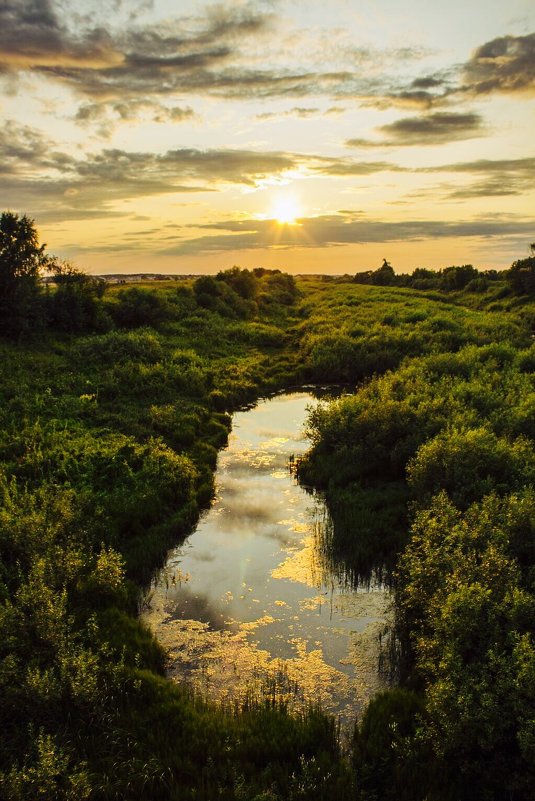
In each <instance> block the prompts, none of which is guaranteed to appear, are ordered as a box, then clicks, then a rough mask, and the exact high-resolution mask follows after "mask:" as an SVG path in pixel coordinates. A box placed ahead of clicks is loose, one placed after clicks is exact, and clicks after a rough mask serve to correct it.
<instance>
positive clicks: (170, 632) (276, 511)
mask: <svg viewBox="0 0 535 801" xmlns="http://www.w3.org/2000/svg"><path fill="white" fill-rule="evenodd" d="M311 403H314V400H313V398H312V396H311V395H310V394H308V393H306V392H300V393H293V394H287V395H279V396H277V397H275V398H271V399H268V400H263V401H261V402H260V403H259V404H258V405H257V406H255V407H254V408H253V409H250V410H247V411H243V412H238V413H236V414H235V415H234V417H233V430H232V434H231V435H230V438H229V444H228V447H227V448H226V449H225V450H224V451H222V452H221V453H220V455H219V459H218V466H217V473H216V487H217V491H216V498H215V500H214V503H213V505H212V507H211V508H210V510H209V511H208V512H207V513H206V514H205V515H204V516H203V517H202V518H201V520H200V522H199V525H198V527H197V529H196V531H195V532H194V533H193V534H192V535H191V536H190V537H189V538H188V539H187V540H186V541H185V542H184V543H183V544H182V545H181V546H179V547H177V548H175V549H174V550H173V551H171V552H170V554H169V556H168V560H167V563H166V566H165V568H164V569H163V570H162V571H161V573H160V574H159V576H158V577H157V578H156V579H155V583H154V586H153V588H152V590H151V596H150V604H149V607H148V610H147V612H146V613H145V618H146V620H147V621H148V622H149V624H150V625H151V627H152V628H153V630H154V631H155V633H156V635H157V637H158V638H159V639H160V641H161V642H162V644H163V645H164V646H165V647H167V648H168V649H169V652H170V667H169V673H170V675H171V676H172V677H175V678H177V679H178V680H183V679H187V680H188V681H190V682H192V683H193V685H194V686H195V687H197V688H199V689H202V691H203V693H205V694H207V695H209V696H210V697H212V698H214V699H217V700H220V701H235V700H242V699H243V698H244V696H246V695H247V694H252V695H253V696H255V697H258V695H261V694H272V695H276V696H278V697H283V698H285V699H286V700H288V701H289V702H290V703H291V704H299V703H302V702H307V701H314V702H316V701H320V702H321V703H322V705H323V706H324V708H326V709H327V710H329V711H331V712H334V713H336V714H339V715H340V716H341V719H342V722H351V721H353V720H354V717H355V712H357V711H359V709H360V708H362V706H363V704H364V703H365V702H366V701H367V700H368V699H369V697H370V696H371V695H372V694H373V693H375V692H377V690H379V689H380V688H381V687H382V686H383V680H382V679H381V676H380V674H379V670H378V657H379V647H380V639H381V636H382V634H383V632H384V631H385V629H386V626H387V617H388V615H387V606H388V596H387V593H386V592H385V590H384V588H383V587H382V586H381V585H379V584H376V585H374V584H373V583H372V584H371V585H370V586H369V587H362V588H358V589H353V588H351V587H348V586H346V584H345V583H344V582H343V581H341V580H340V578H338V577H337V576H336V575H335V574H334V573H333V572H332V571H331V570H330V568H329V566H328V564H327V563H326V559H325V558H324V556H323V551H322V547H321V546H322V542H323V541H324V538H325V535H326V530H327V529H328V526H329V518H328V513H327V510H326V508H325V504H324V502H323V500H322V499H321V497H320V496H318V495H313V494H310V493H307V492H306V491H305V490H304V489H303V488H302V487H300V486H299V485H298V484H297V483H296V481H295V479H294V478H293V476H292V474H291V472H290V470H289V464H290V463H291V460H292V459H294V458H295V457H297V456H298V455H299V454H302V453H304V451H306V450H307V448H308V446H309V443H308V442H307V440H306V439H305V438H304V435H303V433H302V429H303V424H304V421H305V418H306V410H307V406H309V405H310V404H311Z"/></svg>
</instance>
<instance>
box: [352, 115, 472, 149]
mask: <svg viewBox="0 0 535 801" xmlns="http://www.w3.org/2000/svg"><path fill="white" fill-rule="evenodd" d="M376 130H377V132H378V133H380V134H382V135H383V136H384V138H383V139H378V140H373V139H348V140H347V141H346V145H347V146H348V147H359V148H370V147H406V146H415V145H417V146H419V147H421V146H422V145H438V144H444V143H447V142H451V141H453V140H460V139H472V138H474V137H477V136H484V135H485V129H484V127H483V125H482V118H481V116H480V115H479V114H475V113H473V112H466V113H458V112H449V111H437V112H435V113H432V114H426V115H424V116H419V117H403V118H402V119H399V120H396V121H395V122H392V123H389V124H388V125H381V126H380V127H379V128H377V129H376Z"/></svg>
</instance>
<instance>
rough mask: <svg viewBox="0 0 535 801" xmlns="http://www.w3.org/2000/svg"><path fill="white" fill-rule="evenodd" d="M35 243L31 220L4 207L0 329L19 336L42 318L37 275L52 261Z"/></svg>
mask: <svg viewBox="0 0 535 801" xmlns="http://www.w3.org/2000/svg"><path fill="white" fill-rule="evenodd" d="M45 247H46V245H39V238H38V235H37V231H36V228H35V224H34V221H33V220H31V219H30V218H29V217H27V216H26V215H23V216H19V215H18V214H14V213H13V212H10V211H5V212H3V213H2V215H1V216H0V333H2V334H4V335H7V336H18V337H20V336H22V335H24V334H25V333H26V332H28V331H30V330H32V329H34V328H35V327H36V325H39V324H41V323H42V322H43V319H42V318H43V306H42V294H41V292H40V288H39V276H40V274H41V272H42V271H43V270H45V269H46V268H47V267H49V266H50V265H51V264H52V261H53V260H52V259H51V257H50V256H47V255H46V253H45Z"/></svg>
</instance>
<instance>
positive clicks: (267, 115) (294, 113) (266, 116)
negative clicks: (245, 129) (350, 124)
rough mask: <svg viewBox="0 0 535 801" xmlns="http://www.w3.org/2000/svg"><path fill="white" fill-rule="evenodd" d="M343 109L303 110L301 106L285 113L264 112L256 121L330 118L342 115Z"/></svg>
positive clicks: (314, 108)
mask: <svg viewBox="0 0 535 801" xmlns="http://www.w3.org/2000/svg"><path fill="white" fill-rule="evenodd" d="M345 110H346V109H345V108H341V107H340V106H330V108H327V109H325V110H324V109H322V108H316V107H312V108H309V107H307V108H304V107H302V106H294V107H293V108H290V109H287V110H286V111H266V112H264V113H262V114H256V119H257V120H271V119H281V118H282V117H300V118H301V119H307V118H308V117H316V116H324V117H327V116H331V115H334V114H343V113H344V112H345Z"/></svg>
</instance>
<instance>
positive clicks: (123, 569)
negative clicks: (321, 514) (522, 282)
mask: <svg viewBox="0 0 535 801" xmlns="http://www.w3.org/2000/svg"><path fill="white" fill-rule="evenodd" d="M67 289H69V285H67ZM69 291H71V290H69ZM84 291H85V290H84ZM56 292H63V296H61V298H62V304H63V305H60V304H59V300H58V299H57V298H56V299H54V298H55V297H56V296H55V292H54V290H51V291H50V293H49V297H48V300H47V303H48V307H47V308H50V309H52V312H53V314H52V312H50V314H51V315H52V316H51V317H50V319H51V320H52V323H51V324H50V325H47V326H44V327H43V330H42V331H41V332H39V333H38V335H37V336H36V335H34V336H31V332H30V333H27V335H26V336H25V337H24V338H19V341H17V342H16V343H14V342H13V341H10V340H9V339H8V338H4V339H3V340H1V341H0V342H1V344H0V356H1V360H2V366H3V369H2V371H1V384H0V396H1V400H2V403H1V407H0V415H1V429H0V430H1V433H0V461H1V467H0V493H1V497H2V505H1V508H0V603H1V606H0V635H1V636H0V693H1V697H2V704H1V705H0V725H1V729H2V732H3V736H2V738H1V741H0V771H1V772H0V795H2V796H3V797H5V798H9V799H36V798H43V799H56V798H57V799H77V800H78V799H106V800H108V799H139V800H140V801H142V800H143V799H147V801H156V800H157V799H177V800H178V799H181V800H182V799H199V801H215V799H236V801H246V800H247V801H253V799H256V801H261V800H262V801H267V800H268V799H272V800H273V801H275V800H276V799H292V801H293V799H307V800H308V799H310V801H314V800H315V799H332V798H336V799H340V800H341V801H344V799H361V800H362V801H368V800H369V801H371V800H372V799H376V798H381V799H387V798H390V797H392V798H394V797H395V798H398V799H403V798H406V799H422V801H423V799H429V800H430V801H434V800H435V799H436V801H443V800H444V801H449V799H451V800H452V801H454V800H455V799H464V798H467V799H468V798H473V797H474V795H470V794H467V792H468V791H467V790H466V791H465V789H464V788H465V787H468V788H470V792H471V793H475V794H476V796H477V797H480V798H489V799H493V798H496V799H498V798H500V799H501V798H503V797H505V796H506V797H508V798H511V799H521V800H522V801H524V799H525V800H526V801H527V800H528V799H529V798H531V797H532V796H533V789H534V786H535V785H534V777H533V773H532V766H533V764H534V759H533V756H535V728H534V724H533V720H532V719H531V718H530V708H532V706H533V697H534V693H535V680H534V676H535V673H534V670H535V656H534V651H533V641H532V621H533V611H534V606H533V605H534V586H533V582H534V577H535V573H534V567H533V564H534V548H535V545H534V543H535V539H534V532H535V498H534V496H533V475H534V471H535V461H534V457H533V448H532V445H533V443H532V439H533V437H534V436H535V416H534V411H535V402H534V400H533V398H534V394H533V368H534V366H535V348H534V347H533V345H532V336H533V324H534V321H535V305H534V304H533V303H532V302H531V301H530V300H529V298H528V297H526V296H519V295H516V294H514V292H512V291H511V290H510V289H509V288H508V287H507V286H506V284H505V282H504V281H499V280H493V281H492V282H491V284H490V285H489V286H488V287H487V288H485V289H484V291H481V288H480V289H479V290H478V291H477V292H470V291H468V290H467V289H465V290H463V291H449V292H444V291H440V290H437V289H423V290H416V289H414V288H407V287H383V286H368V285H362V284H357V283H354V282H353V281H352V280H350V279H339V280H325V279H322V278H321V277H317V278H306V279H305V278H302V279H299V280H298V281H294V280H293V279H291V278H290V277H289V276H285V275H284V274H282V273H278V272H270V271H257V272H256V273H248V272H247V271H241V270H238V269H237V268H235V269H234V270H233V271H230V272H228V273H224V274H220V275H219V276H218V277H217V278H212V277H204V278H201V279H198V280H196V281H195V280H191V281H184V282H182V281H181V282H175V281H169V282H165V281H162V282H148V283H147V284H145V285H144V284H136V285H132V286H129V285H126V286H120V285H119V286H117V285H114V286H110V287H109V288H107V290H106V292H105V293H104V294H103V295H102V296H98V297H97V296H96V295H94V294H93V295H91V296H90V300H91V303H89V301H87V303H86V300H87V298H85V296H84V298H85V299H84V303H85V305H84V303H82V302H81V301H80V296H79V295H76V293H75V295H73V296H72V297H70V296H67V297H66V296H65V292H66V289H65V287H62V286H61V285H59V288H58V289H57V290H56ZM86 294H87V293H86ZM100 294H102V293H100ZM69 298H70V299H69ZM73 298H74V300H73ZM65 304H66V305H65ZM69 304H70V305H69ZM76 304H78V305H76ZM64 309H68V310H70V311H69V314H68V315H65V314H64V313H63V311H61V313H60V310H64ZM74 309H77V312H76V315H75V314H74V311H73V310H74ZM307 382H314V383H330V384H333V383H343V384H345V385H347V386H348V387H350V388H351V389H352V390H354V392H353V393H352V394H351V396H349V397H345V398H342V399H340V400H338V401H335V402H333V403H332V404H330V405H321V406H320V407H319V408H318V409H317V410H316V411H314V412H313V413H312V415H311V417H310V420H309V429H310V433H311V435H312V439H313V448H312V451H311V452H310V454H309V455H308V456H307V457H306V458H305V459H304V460H303V461H302V462H301V464H300V465H299V474H300V476H301V477H302V479H303V480H306V481H307V482H308V483H313V484H314V485H316V486H317V487H319V488H320V489H322V490H323V491H325V493H326V497H327V500H328V503H329V505H330V508H331V511H332V515H333V519H334V523H335V526H334V538H333V542H332V543H331V544H330V546H329V547H330V548H332V558H334V559H336V560H338V561H339V562H340V564H341V565H343V569H344V570H346V571H347V573H348V575H354V576H363V575H366V574H367V572H369V570H371V569H373V568H374V567H377V566H381V567H382V568H383V569H384V570H385V576H387V577H388V580H389V581H391V582H392V584H393V586H394V587H395V591H396V599H397V600H396V606H397V632H396V634H397V636H396V654H395V666H396V669H397V672H398V684H399V687H398V688H397V689H395V690H392V691H391V692H390V693H388V694H386V695H385V696H381V697H379V698H377V699H375V700H374V701H372V703H371V705H370V707H369V708H368V711H367V712H366V713H365V715H364V718H363V719H362V720H361V721H359V725H358V726H357V728H356V734H355V744H354V750H353V753H352V754H351V755H347V754H342V753H341V750H340V745H339V742H338V738H337V729H336V725H335V721H333V720H332V719H330V718H329V717H328V716H326V715H324V714H323V713H322V712H321V710H318V709H309V710H308V711H307V712H306V713H303V714H302V715H301V716H292V715H290V714H288V713H287V711H286V710H285V709H284V708H283V707H282V706H280V705H276V704H275V705H273V704H272V703H270V702H269V701H268V700H266V699H262V698H258V699H255V700H254V701H251V702H250V703H249V704H247V705H246V706H245V707H244V708H241V709H232V710H230V709H222V708H216V707H214V706H213V705H209V704H208V703H206V702H205V701H204V700H203V699H202V698H199V697H196V696H194V695H193V694H192V692H191V691H190V690H189V689H188V688H187V687H181V686H179V685H176V684H173V683H171V682H170V681H168V680H167V679H166V678H165V653H164V652H163V651H162V649H161V647H160V646H159V645H158V643H157V642H155V641H154V639H153V638H152V636H151V635H150V634H149V632H148V631H147V630H146V629H145V628H144V626H143V625H142V624H141V623H140V621H139V620H138V618H137V608H138V603H139V598H140V592H141V590H142V588H143V587H144V586H146V584H147V582H148V581H149V580H150V577H151V575H152V574H153V572H154V570H156V569H157V568H158V566H159V565H161V563H162V560H163V558H164V555H165V553H166V551H167V549H168V547H169V546H170V545H171V544H174V543H176V542H179V541H180V540H181V539H182V538H183V537H184V536H185V535H186V534H187V533H189V532H190V531H191V529H192V527H193V526H194V525H195V522H196V520H197V518H198V515H199V513H200V511H201V510H202V509H203V508H204V507H206V505H207V504H209V502H210V499H211V497H212V493H213V472H214V468H215V463H216V457H217V450H218V449H219V448H221V447H222V446H223V445H224V444H225V442H226V439H227V435H228V431H229V428H230V425H231V417H230V415H231V413H232V411H233V410H235V409H237V408H240V407H241V406H243V405H244V404H247V403H250V402H253V401H254V400H255V399H256V398H258V397H259V396H260V395H262V394H266V393H269V392H274V391H277V390H281V389H283V388H285V387H289V386H299V385H302V384H304V383H307ZM474 788H475V789H474ZM476 790H477V792H476Z"/></svg>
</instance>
